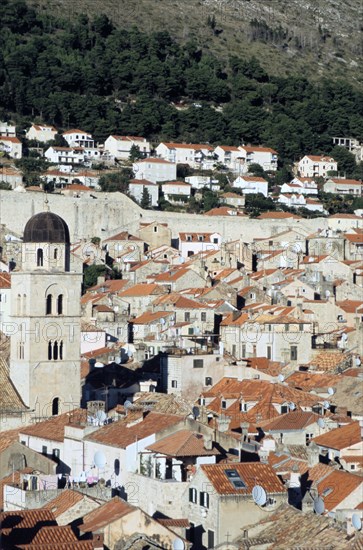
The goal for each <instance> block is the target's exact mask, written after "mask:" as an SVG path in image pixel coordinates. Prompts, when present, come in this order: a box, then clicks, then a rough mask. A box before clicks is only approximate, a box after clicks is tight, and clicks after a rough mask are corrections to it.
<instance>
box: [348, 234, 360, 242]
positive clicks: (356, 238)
mask: <svg viewBox="0 0 363 550" xmlns="http://www.w3.org/2000/svg"><path fill="white" fill-rule="evenodd" d="M344 238H345V239H346V240H347V241H349V242H350V243H357V244H363V235H362V234H358V235H357V234H355V235H348V234H345V235H344Z"/></svg>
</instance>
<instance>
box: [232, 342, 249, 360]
mask: <svg viewBox="0 0 363 550" xmlns="http://www.w3.org/2000/svg"><path fill="white" fill-rule="evenodd" d="M234 348H236V346H234ZM232 355H234V356H235V355H236V349H235V350H234V353H233V352H232ZM242 357H246V344H242Z"/></svg>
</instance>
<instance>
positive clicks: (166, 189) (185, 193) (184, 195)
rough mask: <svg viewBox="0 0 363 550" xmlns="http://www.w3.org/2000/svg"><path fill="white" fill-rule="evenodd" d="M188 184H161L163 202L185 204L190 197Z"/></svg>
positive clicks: (178, 182)
mask: <svg viewBox="0 0 363 550" xmlns="http://www.w3.org/2000/svg"><path fill="white" fill-rule="evenodd" d="M191 187H192V186H191V185H190V183H184V182H183V181H168V182H166V183H163V184H162V186H161V190H162V192H163V193H164V197H165V200H167V201H170V202H187V201H188V199H189V198H190V195H191Z"/></svg>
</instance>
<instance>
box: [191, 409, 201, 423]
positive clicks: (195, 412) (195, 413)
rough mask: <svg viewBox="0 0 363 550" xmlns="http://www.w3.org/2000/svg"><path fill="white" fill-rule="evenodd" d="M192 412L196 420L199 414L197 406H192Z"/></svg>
mask: <svg viewBox="0 0 363 550" xmlns="http://www.w3.org/2000/svg"><path fill="white" fill-rule="evenodd" d="M192 412H193V416H194V420H196V419H197V418H198V416H200V410H199V407H193V409H192Z"/></svg>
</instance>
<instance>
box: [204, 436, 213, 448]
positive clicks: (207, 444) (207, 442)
mask: <svg viewBox="0 0 363 550" xmlns="http://www.w3.org/2000/svg"><path fill="white" fill-rule="evenodd" d="M203 439H204V448H205V450H206V451H211V450H212V448H213V439H212V436H211V435H204V436H203Z"/></svg>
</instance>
